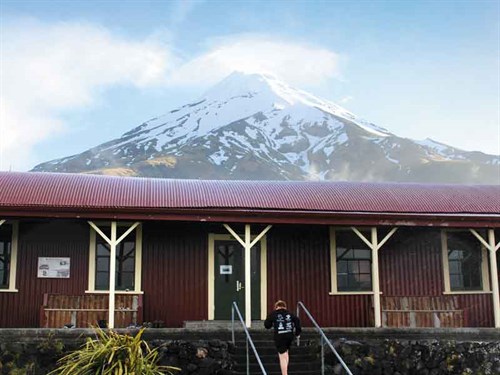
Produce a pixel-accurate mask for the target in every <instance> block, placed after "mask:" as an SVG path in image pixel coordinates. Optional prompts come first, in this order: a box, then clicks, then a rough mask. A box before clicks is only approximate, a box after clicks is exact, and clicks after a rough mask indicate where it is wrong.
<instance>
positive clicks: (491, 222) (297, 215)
mask: <svg viewBox="0 0 500 375" xmlns="http://www.w3.org/2000/svg"><path fill="white" fill-rule="evenodd" d="M0 217H2V218H28V217H32V218H54V219H56V218H72V219H85V220H88V219H94V220H95V219H102V220H139V221H184V222H231V223H261V224H304V225H312V224H314V225H342V226H352V225H356V226H357V225H361V226H362V225H367V226H373V225H377V226H429V227H464V228H500V214H480V215H478V214H471V213H453V214H450V213H442V214H439V213H407V212H405V213H398V212H341V211H299V210H272V209H270V210H263V209H254V210H252V209H239V208H234V209H221V208H182V209H179V208H168V209H165V208H164V209H161V208H156V207H155V208H111V207H102V208H99V207H91V208H85V207H83V208H82V207H78V208H75V207H46V206H43V207H41V206H24V207H0Z"/></svg>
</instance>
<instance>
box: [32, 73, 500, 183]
mask: <svg viewBox="0 0 500 375" xmlns="http://www.w3.org/2000/svg"><path fill="white" fill-rule="evenodd" d="M33 170H34V171H53V172H87V173H100V174H117V175H131V176H154V177H172V178H211V179H290V180H311V179H312V180H351V181H418V182H456V183H464V182H465V183H500V181H499V179H500V156H493V155H486V154H484V153H481V152H467V151H463V150H459V149H456V148H453V147H450V146H447V145H444V144H441V143H438V142H435V141H432V140H431V139H427V140H425V141H414V140H410V139H406V138H401V137H398V136H396V135H394V134H392V133H390V132H389V131H388V130H386V129H384V128H381V127H378V126H376V125H374V124H372V123H370V122H367V121H365V120H363V119H361V118H359V117H357V116H356V115H354V114H352V113H351V112H349V111H347V110H346V109H344V108H342V107H340V106H338V105H337V104H335V103H332V102H330V101H327V100H323V99H321V98H318V97H316V96H314V95H311V94H309V93H307V92H305V91H302V90H298V89H295V88H292V87H290V86H289V85H287V84H286V83H284V82H281V81H279V80H277V79H275V78H273V77H270V76H267V75H260V74H244V73H233V74H231V75H230V76H229V77H227V78H226V79H224V80H223V81H221V82H220V83H218V84H217V85H216V86H214V87H213V88H212V89H210V90H209V91H208V92H206V93H205V94H204V95H203V96H202V97H201V98H200V99H199V100H197V101H195V102H193V103H190V104H186V105H184V106H182V107H180V108H177V109H174V110H171V111H170V112H168V113H167V114H165V115H162V116H159V117H156V118H153V119H151V120H149V121H146V122H145V123H143V124H142V125H140V126H138V127H136V128H134V129H132V130H130V131H129V132H127V133H125V134H123V135H122V136H121V137H119V138H117V139H114V140H112V141H110V142H106V143H104V144H101V145H99V146H97V147H94V148H92V149H90V150H88V151H85V152H83V153H81V154H78V155H73V156H69V157H66V158H62V159H57V160H53V161H49V162H46V163H43V164H40V165H38V166H36V167H35V168H34V169H33Z"/></svg>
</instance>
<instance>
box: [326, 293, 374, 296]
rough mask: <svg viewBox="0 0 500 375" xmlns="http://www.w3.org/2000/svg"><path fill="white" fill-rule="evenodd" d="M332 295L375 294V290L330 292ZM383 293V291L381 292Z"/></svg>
mask: <svg viewBox="0 0 500 375" xmlns="http://www.w3.org/2000/svg"><path fill="white" fill-rule="evenodd" d="M328 294H329V295H331V296H350V295H370V294H375V292H329V293H328ZM380 294H382V292H380Z"/></svg>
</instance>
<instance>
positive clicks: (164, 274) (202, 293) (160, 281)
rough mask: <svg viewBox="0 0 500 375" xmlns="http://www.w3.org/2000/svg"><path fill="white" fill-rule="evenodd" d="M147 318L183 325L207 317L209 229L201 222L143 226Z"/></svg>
mask: <svg viewBox="0 0 500 375" xmlns="http://www.w3.org/2000/svg"><path fill="white" fill-rule="evenodd" d="M143 239H144V240H143V273H142V280H143V281H142V286H143V290H144V320H145V321H150V322H151V321H154V320H162V321H164V322H165V324H166V325H167V326H168V327H181V326H182V324H183V321H185V320H206V319H207V318H208V281H207V280H208V267H207V264H208V231H207V226H202V225H199V224H185V225H175V224H166V223H159V224H152V223H146V224H144V228H143Z"/></svg>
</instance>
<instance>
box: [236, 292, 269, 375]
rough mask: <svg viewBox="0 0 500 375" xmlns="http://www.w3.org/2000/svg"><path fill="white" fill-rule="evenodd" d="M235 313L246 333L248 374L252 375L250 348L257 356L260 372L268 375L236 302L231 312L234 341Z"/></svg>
mask: <svg viewBox="0 0 500 375" xmlns="http://www.w3.org/2000/svg"><path fill="white" fill-rule="evenodd" d="M234 313H236V314H237V316H238V319H239V320H240V323H241V325H242V327H243V331H244V332H245V337H246V349H247V350H246V353H247V374H250V353H249V350H248V347H249V346H250V347H251V348H252V350H253V354H254V355H255V359H257V363H258V364H259V367H260V370H261V371H262V374H263V375H267V372H266V370H265V369H264V365H262V361H261V360H260V357H259V353H257V349H256V348H255V345H254V343H253V341H252V338H251V337H250V333H249V332H248V328H247V326H246V324H245V320H244V319H243V317H242V316H241V311H240V309H239V308H238V305H237V303H236V302H233V304H232V310H231V315H232V316H231V318H232V320H233V340H234ZM234 344H235V345H236V341H234Z"/></svg>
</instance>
